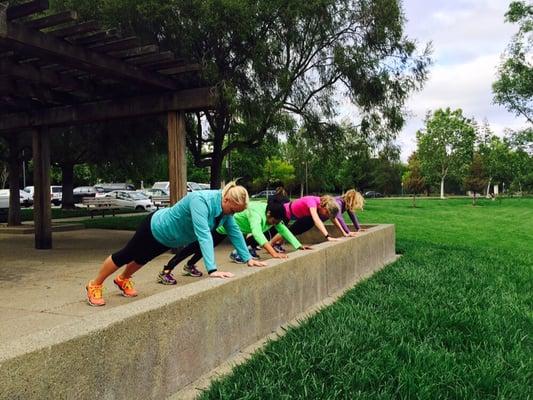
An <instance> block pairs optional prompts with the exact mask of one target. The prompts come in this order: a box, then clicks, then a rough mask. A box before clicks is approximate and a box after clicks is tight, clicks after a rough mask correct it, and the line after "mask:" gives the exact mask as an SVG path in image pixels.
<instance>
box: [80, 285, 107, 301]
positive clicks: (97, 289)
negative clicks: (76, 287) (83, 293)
mask: <svg viewBox="0 0 533 400" xmlns="http://www.w3.org/2000/svg"><path fill="white" fill-rule="evenodd" d="M85 289H86V290H87V301H88V302H89V304H90V305H91V306H94V307H99V306H103V305H105V300H104V298H103V297H102V293H103V291H104V288H103V287H102V285H94V284H93V283H92V281H90V282H89V283H88V284H87V286H85Z"/></svg>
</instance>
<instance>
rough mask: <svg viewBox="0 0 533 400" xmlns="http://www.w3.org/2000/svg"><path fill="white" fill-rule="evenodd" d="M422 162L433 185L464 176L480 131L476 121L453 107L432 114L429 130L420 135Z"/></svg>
mask: <svg viewBox="0 0 533 400" xmlns="http://www.w3.org/2000/svg"><path fill="white" fill-rule="evenodd" d="M416 137H417V141H418V149H417V154H418V159H419V160H420V166H421V168H422V174H423V176H424V177H425V178H426V179H427V180H428V181H429V182H440V197H441V198H444V183H445V180H446V178H447V177H448V176H449V175H456V176H461V174H462V173H463V172H464V169H465V167H466V166H467V165H468V162H469V160H471V159H472V154H473V150H474V141H475V137H476V129H475V125H474V122H473V121H472V120H470V119H468V118H465V117H464V116H463V112H462V110H461V109H457V110H454V111H451V110H450V109H449V108H447V109H445V110H443V109H439V110H437V111H435V112H434V113H433V114H431V113H428V115H427V116H426V120H425V128H424V129H422V130H420V131H418V132H417V133H416Z"/></svg>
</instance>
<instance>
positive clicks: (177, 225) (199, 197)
mask: <svg viewBox="0 0 533 400" xmlns="http://www.w3.org/2000/svg"><path fill="white" fill-rule="evenodd" d="M218 216H222V217H221V219H220V223H219V226H220V225H222V226H224V228H225V229H226V232H227V235H228V236H229V238H230V240H231V243H232V244H233V246H234V247H235V249H236V250H237V253H238V254H239V256H241V258H242V259H243V260H244V261H245V262H247V261H248V260H250V259H251V258H252V257H251V256H250V253H249V251H248V248H247V247H246V242H245V241H244V238H243V236H242V233H241V231H240V230H239V227H238V226H237V224H236V223H235V219H234V218H233V215H230V214H228V215H225V214H222V191H220V190H200V191H197V192H192V193H189V194H188V195H187V196H185V197H184V198H183V199H181V200H180V201H178V202H177V203H176V204H174V205H173V206H172V207H168V208H162V209H161V210H158V211H156V212H155V213H154V215H153V216H152V221H151V223H150V228H151V230H152V234H153V235H154V237H155V238H156V240H157V241H158V242H160V243H161V244H163V245H165V246H167V247H170V248H174V247H180V246H186V245H188V244H190V243H192V242H195V241H198V243H199V244H200V250H201V251H202V256H203V257H204V264H205V267H206V269H207V271H208V272H211V271H214V270H216V269H217V266H216V263H215V251H214V248H213V237H212V235H211V231H213V230H214V229H215V228H216V226H215V218H216V217H218Z"/></svg>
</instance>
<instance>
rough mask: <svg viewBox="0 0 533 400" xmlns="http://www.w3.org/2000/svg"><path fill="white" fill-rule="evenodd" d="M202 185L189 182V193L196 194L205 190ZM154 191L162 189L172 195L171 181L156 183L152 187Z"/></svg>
mask: <svg viewBox="0 0 533 400" xmlns="http://www.w3.org/2000/svg"><path fill="white" fill-rule="evenodd" d="M200 185H201V184H200V183H196V182H187V192H195V191H197V190H205V189H204V188H202V186H200ZM152 189H161V190H165V191H167V192H168V193H170V182H169V181H161V182H156V183H154V185H153V186H152Z"/></svg>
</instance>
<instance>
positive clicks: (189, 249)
mask: <svg viewBox="0 0 533 400" xmlns="http://www.w3.org/2000/svg"><path fill="white" fill-rule="evenodd" d="M199 251H200V244H199V243H198V242H192V243H190V244H188V245H187V246H185V247H184V248H183V249H181V250H180V251H179V253H178V254H176V255H175V256H174V257H172V258H171V259H170V261H169V262H168V263H167V265H165V266H164V267H163V272H164V273H166V274H169V273H171V272H172V270H173V269H174V268H176V265H178V264H179V263H180V262H182V261H183V260H185V259H186V258H187V257H189V256H190V255H191V254H196V253H197V252H199Z"/></svg>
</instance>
